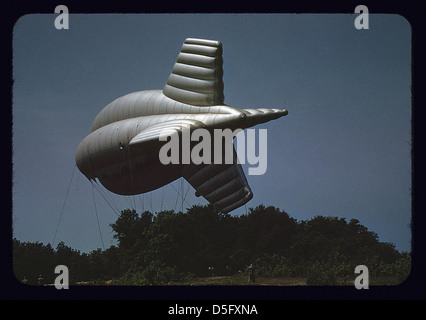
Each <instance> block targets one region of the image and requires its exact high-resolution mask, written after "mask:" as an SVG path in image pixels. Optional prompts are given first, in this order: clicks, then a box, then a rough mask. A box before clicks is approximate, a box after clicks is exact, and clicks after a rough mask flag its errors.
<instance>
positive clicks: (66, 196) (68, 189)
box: [52, 165, 77, 246]
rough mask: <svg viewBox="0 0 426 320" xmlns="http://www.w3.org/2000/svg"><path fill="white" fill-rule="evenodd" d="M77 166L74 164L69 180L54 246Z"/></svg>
mask: <svg viewBox="0 0 426 320" xmlns="http://www.w3.org/2000/svg"><path fill="white" fill-rule="evenodd" d="M76 167H77V165H74V168H73V169H72V174H71V179H70V182H69V184H68V188H67V193H66V194H65V199H64V203H63V204H62V209H61V214H60V216H59V221H58V225H57V226H56V231H55V235H54V236H53V241H52V246H53V244H54V243H55V240H56V235H57V234H58V230H59V224H60V223H61V220H62V216H63V214H64V208H65V203H66V201H67V198H68V193H69V192H70V187H71V183H72V179H73V177H74V171H75V168H76Z"/></svg>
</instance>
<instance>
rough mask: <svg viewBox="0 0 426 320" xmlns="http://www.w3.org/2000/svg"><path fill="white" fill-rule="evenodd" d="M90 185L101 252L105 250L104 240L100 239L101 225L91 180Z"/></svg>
mask: <svg viewBox="0 0 426 320" xmlns="http://www.w3.org/2000/svg"><path fill="white" fill-rule="evenodd" d="M90 183H91V184H92V197H93V204H94V205H95V214H96V221H97V222H98V230H99V235H100V237H101V242H102V249H103V250H105V245H104V239H103V238H102V232H101V225H100V224H99V217H98V210H97V208H96V201H95V192H94V191H93V189H94V186H93V182H92V180H90Z"/></svg>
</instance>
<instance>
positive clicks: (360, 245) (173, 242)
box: [13, 205, 410, 285]
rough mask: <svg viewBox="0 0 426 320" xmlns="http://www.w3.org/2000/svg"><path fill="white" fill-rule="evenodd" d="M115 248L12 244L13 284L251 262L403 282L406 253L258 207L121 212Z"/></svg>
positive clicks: (184, 272)
mask: <svg viewBox="0 0 426 320" xmlns="http://www.w3.org/2000/svg"><path fill="white" fill-rule="evenodd" d="M111 228H112V230H113V232H114V238H115V239H116V240H117V245H112V246H111V247H109V248H108V249H106V250H101V249H97V250H94V251H92V252H90V253H80V251H78V250H74V249H72V248H70V247H68V246H66V245H65V243H63V242H60V243H59V244H58V245H57V247H56V249H54V248H53V247H52V246H51V245H50V244H47V245H44V244H42V243H39V242H36V243H31V242H21V241H19V240H17V239H14V240H13V264H14V273H15V276H16V277H17V279H18V280H23V279H25V281H27V282H28V283H29V284H37V283H38V281H40V280H37V279H38V278H40V277H41V278H43V281H44V282H47V283H53V281H54V278H55V277H56V276H57V275H55V274H54V273H53V270H54V268H55V267H56V266H57V265H66V266H67V267H68V269H69V277H70V283H76V282H82V281H92V282H94V281H98V282H101V281H103V282H104V281H108V280H109V281H111V280H114V281H115V283H118V284H121V285H159V284H167V283H170V282H171V281H173V282H174V283H175V282H179V281H181V280H182V279H187V278H191V277H206V276H212V275H216V276H225V275H229V276H232V275H235V274H238V273H244V272H246V271H247V267H248V266H249V265H252V266H253V267H254V269H255V272H256V275H258V276H263V277H306V278H307V284H308V285H315V284H328V285H332V284H336V283H337V281H338V279H340V278H344V277H348V276H353V275H354V269H355V267H356V266H357V265H366V266H367V267H368V268H369V272H370V277H391V278H392V279H393V281H394V282H395V284H396V283H399V282H402V281H403V280H404V279H405V278H406V277H407V276H408V274H409V272H410V254H409V253H407V252H399V251H398V250H396V249H395V246H394V245H393V244H392V243H389V242H380V241H379V240H378V235H377V234H376V233H375V232H373V231H369V230H368V229H367V228H366V227H365V226H363V225H362V224H360V222H359V221H358V220H357V219H350V221H349V222H348V221H346V219H345V218H338V217H329V216H328V217H327V216H315V217H314V218H312V219H310V220H302V221H297V220H296V219H294V218H292V217H290V216H289V215H288V214H287V213H286V212H285V211H281V210H280V209H278V208H275V207H273V206H267V207H265V206H264V205H260V206H257V207H255V208H250V209H249V210H248V212H247V214H244V215H240V216H231V215H229V214H223V213H220V212H218V211H217V210H215V209H214V207H213V206H211V205H205V206H199V205H195V206H192V207H191V208H189V209H187V211H186V212H180V211H179V212H175V211H173V210H167V211H161V212H158V213H155V214H153V213H151V212H150V211H144V212H142V213H140V214H139V213H137V212H136V211H135V210H130V209H126V210H123V211H121V213H120V215H119V217H118V218H117V220H116V221H115V223H113V224H111Z"/></svg>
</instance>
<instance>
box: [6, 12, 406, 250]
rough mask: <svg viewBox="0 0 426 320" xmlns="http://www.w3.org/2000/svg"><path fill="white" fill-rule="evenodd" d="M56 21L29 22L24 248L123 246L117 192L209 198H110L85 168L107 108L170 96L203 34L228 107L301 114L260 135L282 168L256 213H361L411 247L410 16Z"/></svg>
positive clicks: (20, 105)
mask: <svg viewBox="0 0 426 320" xmlns="http://www.w3.org/2000/svg"><path fill="white" fill-rule="evenodd" d="M56 16H57V15H56V14H31V15H26V16H23V17H21V18H20V19H19V20H18V22H17V23H16V25H15V28H14V35H13V77H14V81H15V82H14V87H13V233H14V237H16V238H17V239H19V240H21V241H31V242H35V241H39V242H42V243H45V244H47V243H52V241H53V240H54V239H55V242H54V243H53V247H56V245H57V243H58V242H59V241H64V242H65V244H66V245H68V246H71V247H72V248H74V249H78V250H80V251H83V252H89V251H91V250H94V249H96V248H102V246H103V245H104V247H105V248H107V247H109V246H110V245H112V244H114V243H115V241H114V240H113V238H112V236H113V233H112V230H111V228H110V227H109V224H111V223H114V222H115V220H116V218H117V215H116V212H115V211H114V210H113V209H112V208H111V207H110V206H109V205H108V203H107V202H106V201H105V199H104V197H108V198H107V199H109V202H110V203H112V204H113V207H114V209H115V210H118V211H119V210H123V209H126V208H136V210H137V211H138V212H140V211H141V210H142V209H147V210H151V209H152V210H157V211H158V210H160V209H176V210H180V209H181V205H182V201H181V199H179V197H178V196H177V193H176V190H177V191H179V190H181V188H182V189H183V190H184V192H185V193H186V192H187V191H188V193H187V197H186V199H185V202H184V203H183V207H184V209H185V208H186V207H188V205H192V204H197V203H201V204H205V203H206V202H205V201H204V200H202V199H199V198H196V197H194V195H193V193H194V190H193V189H192V188H191V187H189V185H188V184H187V183H186V182H185V181H180V180H178V181H176V182H174V183H173V184H171V185H169V186H166V187H164V188H162V189H159V190H157V191H154V192H152V193H149V194H145V195H141V196H135V197H121V196H117V195H114V194H111V193H108V192H107V191H106V190H105V189H103V191H102V192H104V193H102V195H103V197H102V196H101V194H100V193H99V190H98V189H96V188H95V189H94V188H93V187H92V185H91V184H90V182H89V181H88V180H87V179H86V178H85V177H84V176H83V175H82V174H81V173H80V172H79V171H78V169H77V168H76V167H75V162H74V154H75V150H76V148H77V146H78V144H79V143H80V141H81V140H82V139H83V138H84V137H85V136H86V135H87V134H88V133H89V129H90V126H91V123H92V121H93V120H94V118H95V117H96V115H97V114H98V112H99V111H101V109H102V108H103V107H104V106H105V105H107V104H108V103H109V102H111V101H112V100H114V99H116V98H118V97H120V96H122V95H124V94H127V93H130V92H134V91H139V90H146V89H162V88H163V86H164V84H165V82H166V81H167V78H168V76H169V74H170V71H171V69H172V67H173V64H174V63H175V60H176V57H177V54H178V53H179V50H180V48H181V45H182V43H183V41H184V39H185V38H187V37H197V38H205V39H211V40H219V41H221V42H222V43H223V49H224V53H223V59H224V65H223V67H224V78H223V80H224V84H225V103H226V104H228V105H231V106H233V107H239V108H260V107H265V108H285V109H287V110H288V111H289V114H288V116H286V117H283V118H281V119H278V120H275V121H271V122H268V123H265V124H262V125H259V126H257V127H256V128H258V129H260V128H264V129H267V130H268V167H267V171H266V173H265V174H264V175H259V176H247V178H248V181H249V184H250V186H251V187H252V190H253V192H254V198H253V199H252V200H251V201H250V202H249V203H248V204H247V208H248V207H254V206H256V205H259V204H261V203H263V204H265V205H273V206H276V207H279V208H280V209H281V210H285V211H286V212H287V213H288V214H289V215H290V216H291V217H294V218H296V219H297V220H299V221H300V220H304V219H311V218H313V217H314V216H316V215H325V216H337V217H344V218H346V219H347V221H349V220H350V219H352V218H355V219H358V220H359V221H360V223H361V224H363V225H365V226H366V227H367V228H368V229H369V230H372V231H374V232H376V233H378V235H379V240H380V241H386V242H392V243H394V244H395V245H396V248H397V249H398V250H403V251H409V250H410V240H411V232H410V222H411V194H410V186H411V158H410V149H411V146H410V144H411V124H410V118H411V92H410V90H411V89H410V85H411V30H410V25H409V23H408V22H407V21H406V20H405V19H404V18H403V17H401V16H398V15H386V14H370V16H369V29H368V30H357V29H356V28H355V27H354V20H355V17H356V16H357V15H356V14H330V15H327V14H315V15H314V14H312V15H309V14H263V15H257V14H255V15H244V14H224V15H215V14H209V15H206V14H194V15H181V14H168V15H154V14H148V15H129V14H116V15H89V14H78V15H73V14H71V15H70V17H69V29H68V30H57V29H55V27H54V19H55V18H56ZM244 169H245V171H246V172H247V166H245V167H244ZM71 177H72V181H71ZM70 181H71V183H70ZM181 183H182V185H181ZM68 186H69V190H68V192H67V189H68ZM93 196H94V197H93ZM65 199H66V201H65ZM95 205H96V207H95ZM63 206H64V210H63V211H62V207H63ZM115 206H116V207H115ZM95 208H96V209H95ZM245 212H246V208H245V207H242V208H240V209H238V210H235V211H233V212H232V214H237V215H239V214H244V213H245ZM96 214H97V215H98V219H99V224H100V230H101V235H102V238H101V236H100V233H99V230H98V222H97V217H96ZM59 221H60V223H59ZM58 226H59V228H58V229H57V227H58ZM56 230H57V233H56ZM55 233H56V237H55ZM102 241H103V243H104V244H103V245H102Z"/></svg>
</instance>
